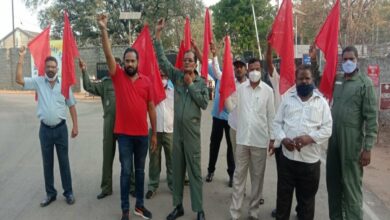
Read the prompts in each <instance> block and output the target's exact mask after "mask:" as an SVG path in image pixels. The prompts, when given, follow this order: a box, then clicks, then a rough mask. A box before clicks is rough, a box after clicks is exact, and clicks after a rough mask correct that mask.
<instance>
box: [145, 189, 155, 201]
mask: <svg viewBox="0 0 390 220" xmlns="http://www.w3.org/2000/svg"><path fill="white" fill-rule="evenodd" d="M154 194H156V191H152V190H149V191H148V192H147V193H146V195H145V198H146V199H151V198H152V197H153V196H154Z"/></svg>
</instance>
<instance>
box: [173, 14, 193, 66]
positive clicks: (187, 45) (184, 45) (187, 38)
mask: <svg viewBox="0 0 390 220" xmlns="http://www.w3.org/2000/svg"><path fill="white" fill-rule="evenodd" d="M183 38H184V39H183V40H182V41H181V42H180V48H179V52H178V53H177V56H176V63H175V67H176V68H178V69H182V68H183V57H184V52H186V51H187V50H191V27H190V19H189V18H188V16H187V17H186V22H185V24H184V36H183Z"/></svg>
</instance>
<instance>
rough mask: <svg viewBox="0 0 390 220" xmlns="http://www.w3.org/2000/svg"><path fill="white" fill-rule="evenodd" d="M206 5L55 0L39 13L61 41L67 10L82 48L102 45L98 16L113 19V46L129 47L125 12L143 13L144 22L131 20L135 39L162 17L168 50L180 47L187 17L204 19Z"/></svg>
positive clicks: (32, 0)
mask: <svg viewBox="0 0 390 220" xmlns="http://www.w3.org/2000/svg"><path fill="white" fill-rule="evenodd" d="M24 2H25V4H26V6H27V7H28V8H30V9H31V10H36V9H37V8H39V5H41V4H45V3H48V0H24ZM203 8H204V6H203V4H202V1H201V0H181V1H178V0H144V1H141V0H71V1H62V0H52V1H50V5H49V6H48V7H46V8H44V9H42V10H40V11H39V15H38V19H39V22H40V25H41V27H42V28H43V27H45V26H47V24H49V23H51V24H52V38H61V36H62V28H63V11H64V10H67V11H68V13H69V20H70V23H71V24H72V28H73V31H74V33H75V35H76V38H77V41H78V43H79V44H81V45H99V44H100V37H99V29H98V28H97V24H96V20H95V16H96V15H97V14H98V13H107V14H108V16H109V24H108V29H109V30H108V32H109V35H110V38H111V40H112V42H113V44H121V45H124V44H128V41H129V38H128V36H129V21H128V20H120V19H119V14H120V12H121V11H134V12H141V14H142V16H141V19H140V20H131V21H130V24H131V34H132V36H133V37H132V39H133V40H135V37H136V35H137V33H139V32H140V31H141V29H142V27H143V25H144V22H148V23H149V25H150V26H151V30H154V25H155V23H156V22H157V20H158V19H159V18H160V17H163V18H165V19H166V20H167V28H166V31H165V32H166V34H165V36H164V38H163V41H164V45H165V46H166V48H176V47H177V46H178V45H179V43H180V39H181V35H182V32H183V31H182V30H183V26H184V18H185V17H186V16H190V18H191V20H193V21H195V20H196V19H201V15H202V11H203Z"/></svg>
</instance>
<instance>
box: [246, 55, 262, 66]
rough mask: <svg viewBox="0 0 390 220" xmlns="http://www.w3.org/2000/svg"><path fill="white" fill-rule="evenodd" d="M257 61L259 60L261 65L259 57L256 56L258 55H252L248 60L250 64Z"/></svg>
mask: <svg viewBox="0 0 390 220" xmlns="http://www.w3.org/2000/svg"><path fill="white" fill-rule="evenodd" d="M256 62H259V63H260V65H261V61H260V59H259V58H256V57H252V58H250V59H249V60H248V64H252V63H256Z"/></svg>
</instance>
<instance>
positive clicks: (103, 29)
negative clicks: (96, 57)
mask: <svg viewBox="0 0 390 220" xmlns="http://www.w3.org/2000/svg"><path fill="white" fill-rule="evenodd" d="M107 21H108V17H107V15H105V14H100V15H98V16H97V23H98V26H99V29H100V33H101V34H102V46H103V51H104V55H105V56H106V61H107V65H108V71H109V72H110V75H111V76H113V75H115V71H116V62H115V58H114V55H112V52H111V43H110V40H109V39H108V32H107Z"/></svg>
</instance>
